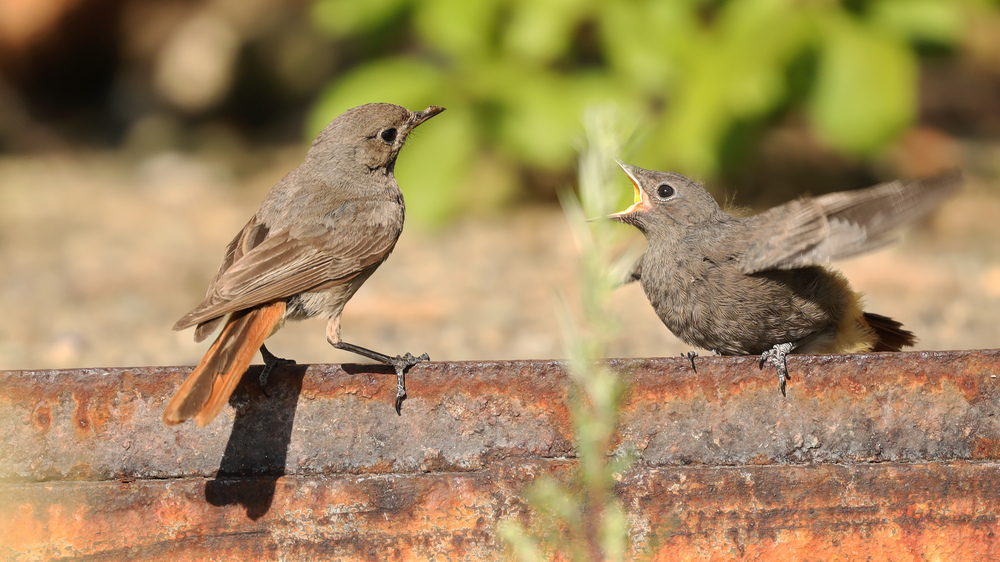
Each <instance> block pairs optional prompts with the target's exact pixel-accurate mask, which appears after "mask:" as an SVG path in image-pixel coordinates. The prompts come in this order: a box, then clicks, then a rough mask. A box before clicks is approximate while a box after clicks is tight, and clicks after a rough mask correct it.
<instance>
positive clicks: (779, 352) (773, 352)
mask: <svg viewBox="0 0 1000 562" xmlns="http://www.w3.org/2000/svg"><path fill="white" fill-rule="evenodd" d="M793 347H794V345H793V344H791V343H779V344H777V345H775V346H774V347H772V348H771V349H769V350H767V351H765V352H764V353H761V354H760V363H759V364H758V365H757V366H758V368H760V369H763V368H764V364H765V363H770V364H771V365H772V366H774V369H775V370H776V371H778V390H780V391H781V395H782V396H786V395H785V382H786V381H787V380H788V379H789V378H790V377H789V376H788V366H787V365H786V364H785V358H786V356H787V355H788V353H789V352H790V351H792V348H793Z"/></svg>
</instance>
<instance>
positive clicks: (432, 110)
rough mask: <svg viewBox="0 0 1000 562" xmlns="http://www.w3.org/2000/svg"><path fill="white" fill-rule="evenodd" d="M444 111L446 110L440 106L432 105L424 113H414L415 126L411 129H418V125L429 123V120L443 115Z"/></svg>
mask: <svg viewBox="0 0 1000 562" xmlns="http://www.w3.org/2000/svg"><path fill="white" fill-rule="evenodd" d="M442 111H444V108H443V107H441V106H440V105H432V106H430V107H428V108H427V109H425V110H423V111H415V112H414V113H413V116H414V119H413V126H412V127H411V128H413V127H416V126H417V125H419V124H421V123H423V122H424V121H427V120H428V119H430V118H431V117H434V116H435V115H437V114H438V113H441V112H442Z"/></svg>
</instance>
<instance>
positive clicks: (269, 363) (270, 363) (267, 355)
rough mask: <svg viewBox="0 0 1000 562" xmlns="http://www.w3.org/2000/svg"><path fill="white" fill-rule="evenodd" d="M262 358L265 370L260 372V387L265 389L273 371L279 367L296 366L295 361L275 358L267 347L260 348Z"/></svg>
mask: <svg viewBox="0 0 1000 562" xmlns="http://www.w3.org/2000/svg"><path fill="white" fill-rule="evenodd" d="M260 356H261V357H262V358H263V359H264V369H263V370H262V371H261V372H260V378H259V379H258V380H259V381H260V387H261V388H264V385H266V384H267V377H269V376H270V375H271V370H272V369H274V368H275V367H276V366H278V365H294V364H295V360H294V359H282V358H281V357H277V356H275V355H274V354H273V353H271V352H270V351H268V350H267V346H265V345H261V346H260Z"/></svg>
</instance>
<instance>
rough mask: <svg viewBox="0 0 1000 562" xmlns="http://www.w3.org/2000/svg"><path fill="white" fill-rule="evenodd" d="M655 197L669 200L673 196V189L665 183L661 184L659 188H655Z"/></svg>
mask: <svg viewBox="0 0 1000 562" xmlns="http://www.w3.org/2000/svg"><path fill="white" fill-rule="evenodd" d="M656 196H657V197H659V198H660V199H670V198H671V197H673V196H674V188H673V187H671V186H670V184H667V183H661V184H660V186H659V187H657V188H656Z"/></svg>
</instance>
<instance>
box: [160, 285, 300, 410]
mask: <svg viewBox="0 0 1000 562" xmlns="http://www.w3.org/2000/svg"><path fill="white" fill-rule="evenodd" d="M284 315H285V302H284V301H276V302H273V303H270V304H265V305H261V306H258V307H256V308H251V309H249V310H242V311H239V312H236V313H233V314H232V315H231V316H230V317H229V319H228V320H227V321H226V325H225V327H223V328H222V332H221V333H220V334H219V337H218V338H217V339H216V340H215V343H213V344H212V347H210V348H209V349H208V352H207V353H205V356H204V357H203V358H202V359H201V363H199V364H198V366H197V367H195V369H194V371H192V372H191V374H190V375H188V378H187V380H185V381H184V383H183V384H182V385H181V386H180V388H179V389H177V394H175V395H174V397H173V398H171V399H170V403H168V404H167V407H166V408H165V409H164V410H163V423H165V424H167V425H175V424H179V423H182V422H184V421H185V420H188V419H191V418H194V421H195V422H196V423H197V424H198V427H205V426H206V425H208V423H209V422H211V421H212V420H213V419H215V416H217V415H219V412H220V411H222V407H223V406H225V404H226V402H228V401H229V397H230V396H231V395H232V393H233V390H234V389H235V388H236V385H237V384H238V383H239V382H240V379H241V378H242V377H243V373H244V372H245V371H246V370H247V367H249V366H250V361H251V360H252V359H253V356H254V354H256V353H257V350H258V349H259V348H260V346H261V345H263V344H264V340H265V339H267V337H268V336H270V335H271V332H272V331H273V330H274V328H275V326H277V325H278V323H279V322H281V319H282V317H284Z"/></svg>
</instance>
